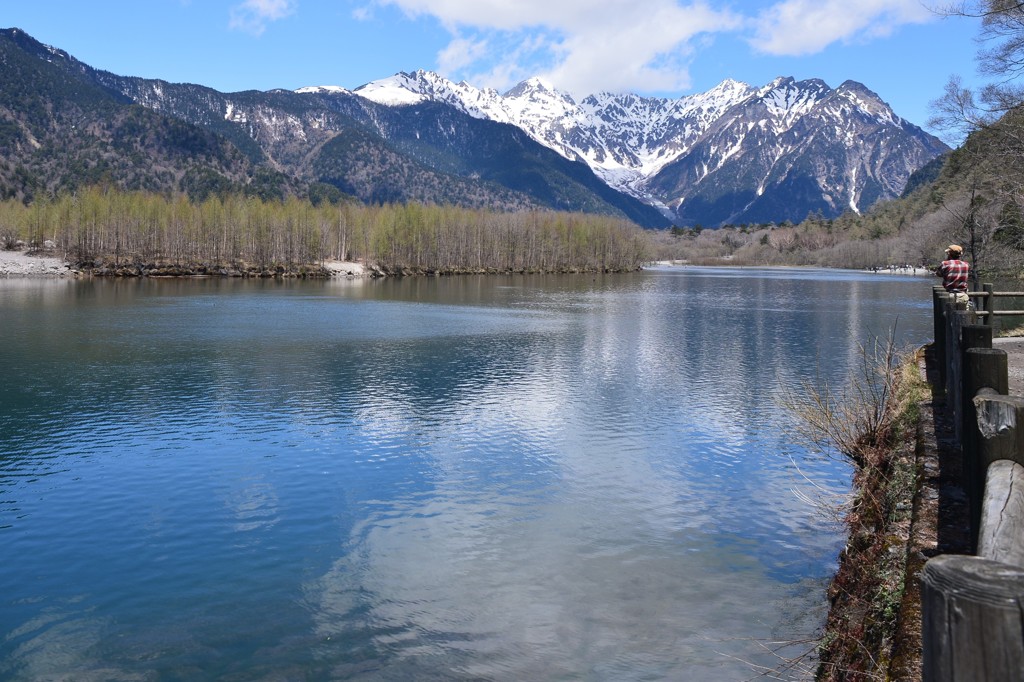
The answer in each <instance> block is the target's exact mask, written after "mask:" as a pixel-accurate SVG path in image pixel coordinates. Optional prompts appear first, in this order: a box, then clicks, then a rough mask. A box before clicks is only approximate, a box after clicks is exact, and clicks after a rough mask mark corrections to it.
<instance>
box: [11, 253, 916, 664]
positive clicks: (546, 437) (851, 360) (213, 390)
mask: <svg viewBox="0 0 1024 682" xmlns="http://www.w3.org/2000/svg"><path fill="white" fill-rule="evenodd" d="M930 287H931V281H923V280H922V279H921V278H917V279H914V278H909V277H906V278H899V277H887V276H872V275H861V274H857V273H843V272H835V271H821V270H781V269H780V270H774V269H765V270H740V269H701V268H671V269H654V270H650V271H645V272H641V273H635V274H628V275H610V276H600V275H598V276H593V275H587V276H508V277H504V276H487V277H455V278H409V279H404V280H385V281H372V280H354V281H353V280H338V281H330V282H268V281H260V282H250V281H221V280H200V281H114V282H110V281H55V280H49V281H46V280H11V281H4V282H0V319H2V320H3V324H0V348H3V349H4V358H5V363H4V364H5V367H4V370H3V371H4V381H3V382H2V384H0V553H2V555H3V556H4V557H7V559H6V560H5V562H4V568H3V569H2V570H0V595H2V596H0V633H2V637H0V677H2V678H4V679H13V680H34V679H39V678H59V677H68V678H75V677H85V678H94V679H126V680H127V679H184V678H188V679H291V678H312V679H359V680H364V679H365V680H400V679H401V680H404V679H491V680H519V679H580V678H585V679H616V680H620V679H621V680H624V679H651V678H654V679H701V680H738V679H745V678H748V677H750V676H751V675H752V674H753V672H754V670H753V668H752V666H755V665H767V666H773V665H776V663H777V661H776V660H774V658H773V657H772V656H771V655H770V654H768V653H767V652H766V651H765V650H764V649H763V648H762V646H761V644H762V643H763V642H767V641H777V640H796V639H801V638H805V637H808V636H813V634H814V633H815V631H816V629H817V628H818V627H819V625H820V623H821V620H822V618H823V613H824V608H825V594H824V591H825V586H826V583H827V580H828V578H829V576H830V574H831V572H832V571H833V570H834V563H835V558H836V555H837V552H838V549H839V547H840V546H841V544H842V541H843V538H842V534H841V529H839V528H836V527H835V526H833V525H832V524H831V523H830V521H829V519H828V518H826V517H825V516H823V515H822V514H821V513H820V511H818V510H816V509H815V508H814V507H813V506H812V505H809V504H807V503H806V502H805V501H804V499H805V498H806V497H817V496H819V495H822V494H826V495H830V494H835V495H840V494H842V493H843V492H845V491H846V489H847V486H848V477H849V472H848V470H847V469H846V467H845V466H843V465H842V464H841V463H837V462H835V461H832V460H830V459H828V458H824V457H821V456H819V455H816V454H814V453H809V452H807V451H806V450H805V449H803V448H802V447H801V446H800V444H798V443H796V442H794V440H793V436H792V430H791V428H790V426H789V422H788V416H787V415H786V414H785V413H784V412H783V411H782V410H781V409H780V407H779V404H778V398H779V396H780V395H781V392H783V391H785V390H787V389H788V388H791V387H793V386H798V385H800V382H803V381H806V380H818V379H822V378H827V379H829V380H831V381H839V380H841V379H842V378H843V377H845V376H846V375H847V373H848V372H849V370H850V368H851V366H852V365H854V364H855V363H857V362H859V357H860V355H859V350H858V343H859V342H862V341H864V340H866V339H868V338H870V336H871V335H872V334H875V335H883V336H884V335H885V334H886V333H888V330H889V329H890V327H892V325H893V324H894V323H895V322H896V321H897V320H898V324H897V327H896V329H897V333H898V335H899V336H900V337H901V338H903V339H905V340H907V341H908V342H909V343H914V344H920V343H923V342H924V341H925V340H926V339H927V335H928V333H929V330H930V321H929V316H930V298H929V293H930ZM804 648H806V647H804ZM800 650H801V648H800V647H799V646H795V647H793V648H792V649H790V650H787V653H795V652H797V651H800Z"/></svg>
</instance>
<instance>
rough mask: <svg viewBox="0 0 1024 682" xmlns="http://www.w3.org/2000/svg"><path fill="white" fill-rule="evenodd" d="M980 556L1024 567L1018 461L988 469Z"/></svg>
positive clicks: (1022, 480) (1023, 478) (1022, 476)
mask: <svg viewBox="0 0 1024 682" xmlns="http://www.w3.org/2000/svg"><path fill="white" fill-rule="evenodd" d="M978 556H980V557H982V558H983V559H991V560H992V561H998V562H1000V563H1004V564H1009V565H1010V566H1016V567H1017V568H1024V466H1021V465H1020V464H1017V463H1016V462H1011V461H1009V460H1006V459H1001V460H999V461H997V462H992V464H990V465H989V466H988V471H987V472H986V474H985V498H984V501H983V503H982V506H981V532H980V534H979V535H978ZM1021 675H1022V676H1024V670H1022V671H1021Z"/></svg>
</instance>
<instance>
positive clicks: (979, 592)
mask: <svg viewBox="0 0 1024 682" xmlns="http://www.w3.org/2000/svg"><path fill="white" fill-rule="evenodd" d="M921 611H922V628H921V629H922V635H923V637H922V639H923V644H924V652H923V653H924V656H923V665H922V673H923V679H924V680H925V682H1006V681H1007V680H1020V679H1021V677H1022V675H1024V627H1022V619H1021V614H1022V613H1024V569H1022V568H1017V567H1015V566H1009V565H1007V564H1003V563H999V562H996V561H991V560H989V559H983V558H980V557H973V556H962V555H953V554H945V555H942V556H937V557H934V558H933V559H930V560H929V561H928V563H926V564H925V566H924V572H923V573H922V576H921Z"/></svg>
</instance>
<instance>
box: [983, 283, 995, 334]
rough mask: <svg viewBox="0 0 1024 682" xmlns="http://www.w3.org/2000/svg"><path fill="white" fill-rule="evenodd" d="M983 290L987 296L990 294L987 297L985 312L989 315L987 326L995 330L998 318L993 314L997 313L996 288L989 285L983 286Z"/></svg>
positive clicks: (986, 321)
mask: <svg viewBox="0 0 1024 682" xmlns="http://www.w3.org/2000/svg"><path fill="white" fill-rule="evenodd" d="M981 288H982V289H983V290H984V291H985V293H986V294H988V296H986V297H985V312H986V313H988V315H986V316H985V324H986V325H988V326H989V327H992V328H993V329H995V326H996V316H995V315H993V313H994V312H995V311H996V297H995V292H996V288H995V287H994V286H992V285H991V284H988V283H985V284H982V285H981Z"/></svg>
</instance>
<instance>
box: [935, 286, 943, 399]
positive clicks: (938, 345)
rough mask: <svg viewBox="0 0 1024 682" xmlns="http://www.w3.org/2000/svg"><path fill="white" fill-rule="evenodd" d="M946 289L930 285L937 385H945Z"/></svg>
mask: <svg viewBox="0 0 1024 682" xmlns="http://www.w3.org/2000/svg"><path fill="white" fill-rule="evenodd" d="M946 298H947V295H946V290H945V289H943V288H942V287H932V314H933V321H934V326H935V359H936V363H937V364H938V366H939V386H942V387H943V388H945V386H946Z"/></svg>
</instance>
